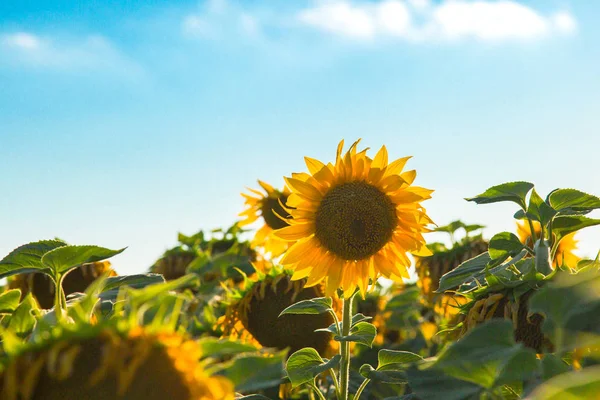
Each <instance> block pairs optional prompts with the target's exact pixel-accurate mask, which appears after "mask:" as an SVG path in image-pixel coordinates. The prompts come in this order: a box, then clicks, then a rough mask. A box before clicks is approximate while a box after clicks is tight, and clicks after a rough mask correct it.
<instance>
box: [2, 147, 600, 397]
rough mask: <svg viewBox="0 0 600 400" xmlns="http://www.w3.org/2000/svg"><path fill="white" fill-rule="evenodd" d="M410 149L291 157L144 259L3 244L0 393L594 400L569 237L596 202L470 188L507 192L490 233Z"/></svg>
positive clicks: (520, 185) (593, 361)
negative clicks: (223, 209) (432, 185)
mask: <svg viewBox="0 0 600 400" xmlns="http://www.w3.org/2000/svg"><path fill="white" fill-rule="evenodd" d="M409 159H410V157H404V158H400V159H397V160H389V159H388V152H387V149H386V147H385V146H382V147H381V149H380V150H379V151H377V152H376V153H375V154H374V155H373V154H371V155H369V154H368V149H361V148H360V146H359V141H357V142H355V143H353V144H352V145H351V146H350V147H349V148H347V149H344V142H343V141H342V142H341V143H340V144H339V146H338V147H337V151H336V154H335V157H334V158H332V160H331V161H329V160H327V161H319V160H316V159H313V158H309V157H305V162H306V166H307V170H306V172H297V173H287V172H286V171H282V173H283V174H285V178H284V180H285V185H284V186H283V187H276V186H272V185H271V184H269V183H266V182H263V181H260V180H259V181H258V185H259V187H258V186H257V188H256V189H254V188H253V189H247V190H246V191H245V192H244V193H242V196H243V199H240V210H241V213H240V214H239V217H240V219H239V221H238V222H237V223H236V224H234V225H233V226H231V227H229V228H227V229H223V230H218V231H212V232H204V231H200V232H198V233H196V234H193V235H191V236H187V235H184V234H179V236H178V242H179V244H178V245H177V246H176V247H174V248H172V249H169V250H168V251H166V252H165V253H164V254H163V255H162V257H160V259H158V260H156V262H155V263H154V264H153V265H152V266H150V267H149V268H148V272H147V273H145V274H137V275H120V274H118V271H115V270H113V269H112V267H111V262H110V258H111V257H113V256H115V255H117V254H119V253H121V252H123V251H126V249H115V250H113V249H108V248H104V247H101V246H97V245H80V244H69V243H66V242H65V241H63V240H61V239H58V238H54V239H46V240H40V241H37V242H33V243H28V244H24V245H22V246H20V247H18V248H16V249H14V250H13V251H12V252H10V253H9V254H8V255H5V256H4V255H1V256H4V257H3V258H2V260H1V261H0V278H5V279H3V281H2V282H3V288H2V290H1V293H0V319H1V323H0V335H1V344H0V346H1V347H0V399H2V400H75V399H77V400H79V399H89V400H109V399H111V400H112V399H132V400H137V399H139V400H142V399H144V400H163V399H174V400H232V399H245V400H260V399H263V400H264V399H309V400H316V399H319V400H326V399H327V400H350V399H353V400H371V399H372V400H378V399H388V400H468V399H472V400H474V399H491V400H493V399H536V400H574V399H600V260H599V257H596V259H581V258H579V257H578V256H576V255H575V254H574V252H573V250H574V249H575V248H576V246H577V239H576V235H577V232H578V231H579V230H581V229H584V228H586V227H590V226H594V225H600V219H596V218H593V217H590V216H589V214H590V213H593V212H594V210H597V209H600V198H598V197H596V196H595V195H593V194H587V193H584V192H581V191H579V190H576V189H571V188H567V189H555V190H553V191H552V192H550V193H548V194H543V193H538V192H537V191H536V188H535V187H534V184H533V183H529V182H508V183H500V184H499V185H497V186H493V187H490V188H487V189H486V188H482V192H481V194H478V195H475V196H474V197H470V198H467V199H466V201H470V202H474V203H476V204H479V205H481V207H490V208H493V207H494V205H493V204H492V203H499V202H508V203H510V204H511V205H512V206H513V207H514V215H506V216H505V217H506V218H507V219H513V220H514V232H493V233H492V232H490V235H489V238H486V237H484V236H483V233H482V231H483V228H484V227H483V226H482V225H478V224H467V223H464V222H462V221H460V220H457V221H452V222H449V223H446V225H444V224H442V223H441V222H440V221H433V220H432V219H431V218H430V217H429V216H428V214H427V211H426V209H425V207H426V205H427V203H426V202H427V200H428V199H430V198H431V197H432V195H434V194H433V192H434V191H433V190H432V189H428V188H425V187H421V186H417V185H416V184H415V181H416V172H415V171H414V170H410V169H407V168H406V166H407V164H408V163H409ZM424 184H426V183H425V182H424ZM249 226H252V227H256V226H258V227H259V229H257V230H254V229H252V230H251V229H249ZM430 232H438V233H439V232H442V233H444V234H447V235H448V241H447V242H446V243H437V242H431V241H428V238H427V234H428V233H430ZM486 233H488V232H486ZM599 247H600V246H599ZM599 250H600V249H599ZM599 254H600V253H599Z"/></svg>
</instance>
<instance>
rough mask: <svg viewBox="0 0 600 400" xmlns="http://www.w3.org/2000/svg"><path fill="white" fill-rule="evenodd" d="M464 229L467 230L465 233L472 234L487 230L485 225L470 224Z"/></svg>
mask: <svg viewBox="0 0 600 400" xmlns="http://www.w3.org/2000/svg"><path fill="white" fill-rule="evenodd" d="M463 228H464V229H465V231H466V232H467V233H471V232H475V231H478V230H480V229H483V228H485V225H479V224H470V225H465V226H463Z"/></svg>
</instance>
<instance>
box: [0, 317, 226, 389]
mask: <svg viewBox="0 0 600 400" xmlns="http://www.w3.org/2000/svg"><path fill="white" fill-rule="evenodd" d="M85 330H87V332H86V333H85V334H81V331H80V332H79V333H75V334H74V333H73V332H68V333H66V334H63V336H62V337H59V338H57V339H53V340H52V341H49V342H48V343H45V344H43V345H37V348H34V349H30V350H27V351H24V352H22V353H21V354H19V355H17V356H15V357H13V358H12V359H11V360H10V361H9V362H8V365H7V366H6V368H5V370H4V371H3V372H2V374H1V376H0V379H1V382H2V387H1V388H0V394H1V398H2V399H5V400H38V399H39V400H41V399H43V400H65V399H87V400H108V399H132V400H133V399H144V400H146V399H148V400H152V399H156V400H162V399H167V398H169V399H182V400H233V399H234V393H233V385H232V383H231V382H230V381H229V380H228V379H226V378H224V377H213V376H209V375H208V374H207V373H206V372H205V371H204V369H203V367H202V365H201V364H200V363H199V358H200V357H201V355H202V354H201V351H200V348H199V347H198V345H197V344H196V343H195V342H193V341H191V340H187V339H185V338H184V337H182V336H181V335H179V334H176V333H172V332H164V333H161V332H158V333H156V332H150V331H147V330H145V329H144V328H141V327H136V328H133V329H131V330H130V331H129V332H125V333H121V332H117V331H116V329H114V328H107V327H103V328H99V327H86V329H85Z"/></svg>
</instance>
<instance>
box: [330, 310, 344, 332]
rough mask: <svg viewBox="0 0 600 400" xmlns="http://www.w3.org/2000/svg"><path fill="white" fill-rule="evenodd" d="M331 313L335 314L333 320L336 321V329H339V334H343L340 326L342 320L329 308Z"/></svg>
mask: <svg viewBox="0 0 600 400" xmlns="http://www.w3.org/2000/svg"><path fill="white" fill-rule="evenodd" d="M329 313H331V315H332V316H333V320H334V321H335V330H336V331H337V334H338V335H340V336H341V334H342V330H341V328H340V320H339V319H338V316H337V314H336V313H335V311H333V310H331V309H330V310H329Z"/></svg>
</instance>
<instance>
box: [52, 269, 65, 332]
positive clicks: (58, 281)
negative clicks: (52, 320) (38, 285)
mask: <svg viewBox="0 0 600 400" xmlns="http://www.w3.org/2000/svg"><path fill="white" fill-rule="evenodd" d="M63 297H64V293H63V290H62V276H61V277H55V278H54V315H55V316H56V320H57V321H58V322H61V321H62V320H63V311H64V309H63ZM64 301H65V303H66V299H64ZM65 308H66V307H65Z"/></svg>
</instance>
